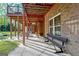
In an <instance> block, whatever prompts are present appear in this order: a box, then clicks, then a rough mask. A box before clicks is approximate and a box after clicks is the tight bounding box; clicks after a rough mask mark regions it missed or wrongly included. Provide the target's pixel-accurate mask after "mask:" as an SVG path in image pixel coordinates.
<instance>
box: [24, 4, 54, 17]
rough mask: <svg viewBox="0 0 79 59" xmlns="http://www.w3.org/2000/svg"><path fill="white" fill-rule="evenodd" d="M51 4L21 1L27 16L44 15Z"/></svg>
mask: <svg viewBox="0 0 79 59" xmlns="http://www.w3.org/2000/svg"><path fill="white" fill-rule="evenodd" d="M53 5H54V4H52V3H23V6H24V11H25V12H26V13H27V15H28V17H36V16H44V15H45V14H46V13H47V12H48V11H49V10H50V8H51V6H53Z"/></svg>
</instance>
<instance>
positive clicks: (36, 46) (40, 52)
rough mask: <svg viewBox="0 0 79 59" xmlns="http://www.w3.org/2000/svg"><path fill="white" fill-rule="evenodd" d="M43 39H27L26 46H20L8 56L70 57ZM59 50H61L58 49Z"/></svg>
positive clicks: (33, 37)
mask: <svg viewBox="0 0 79 59" xmlns="http://www.w3.org/2000/svg"><path fill="white" fill-rule="evenodd" d="M44 41H45V39H44V38H43V37H39V38H38V37H37V36H35V35H34V36H32V37H29V39H26V44H25V46H24V45H22V44H21V45H19V46H18V47H17V48H16V49H15V50H14V51H12V52H10V53H9V54H8V56H69V55H70V54H67V53H59V54H55V53H54V52H56V50H55V48H54V46H53V45H52V43H51V42H49V43H45V42H44ZM56 49H57V50H59V49H58V48H57V47H56Z"/></svg>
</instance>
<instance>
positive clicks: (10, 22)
mask: <svg viewBox="0 0 79 59" xmlns="http://www.w3.org/2000/svg"><path fill="white" fill-rule="evenodd" d="M10 38H11V39H12V18H11V17H10Z"/></svg>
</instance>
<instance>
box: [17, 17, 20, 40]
mask: <svg viewBox="0 0 79 59" xmlns="http://www.w3.org/2000/svg"><path fill="white" fill-rule="evenodd" d="M17 21H18V40H19V33H20V23H19V21H20V18H19V16H17Z"/></svg>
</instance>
